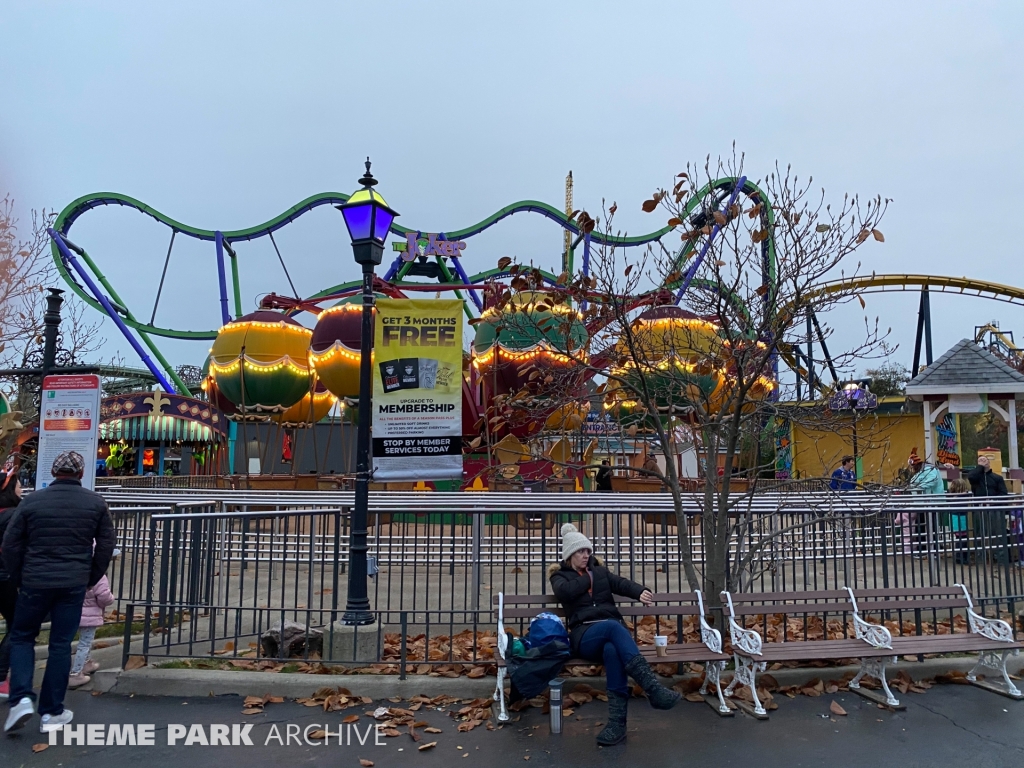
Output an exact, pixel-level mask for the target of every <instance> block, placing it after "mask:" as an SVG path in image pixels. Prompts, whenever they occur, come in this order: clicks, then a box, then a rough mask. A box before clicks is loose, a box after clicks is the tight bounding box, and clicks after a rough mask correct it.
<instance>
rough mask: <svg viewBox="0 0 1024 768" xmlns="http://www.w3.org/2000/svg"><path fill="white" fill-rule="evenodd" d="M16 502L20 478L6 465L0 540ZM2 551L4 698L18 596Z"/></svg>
mask: <svg viewBox="0 0 1024 768" xmlns="http://www.w3.org/2000/svg"><path fill="white" fill-rule="evenodd" d="M20 502H21V482H20V481H19V480H18V476H17V474H16V473H15V472H14V469H13V467H9V468H8V471H7V472H4V473H3V474H0V543H2V542H3V540H4V531H6V530H7V526H8V524H9V523H10V522H11V518H12V517H14V512H15V510H16V509H17V507H18V504H19V503H20ZM2 552H3V550H2V549H0V616H3V617H4V624H6V625H7V631H6V632H5V633H4V639H3V641H0V701H4V700H6V699H7V694H8V693H9V685H10V684H9V683H8V681H7V673H8V672H10V671H11V629H12V628H13V627H14V606H15V603H16V602H17V600H18V586H17V584H15V583H14V582H13V581H12V580H11V577H10V574H9V573H7V569H5V568H4V563H3V555H2Z"/></svg>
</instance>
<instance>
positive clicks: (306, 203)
mask: <svg viewBox="0 0 1024 768" xmlns="http://www.w3.org/2000/svg"><path fill="white" fill-rule="evenodd" d="M738 181H739V179H737V178H734V177H723V178H720V179H716V180H714V181H712V182H711V183H709V184H707V185H705V186H704V187H703V188H702V189H700V190H699V191H698V192H697V194H695V195H693V196H692V197H691V198H690V199H689V201H688V202H687V204H686V205H685V209H684V216H685V217H686V218H687V219H689V218H690V217H692V216H694V215H695V214H698V213H699V211H702V210H704V207H705V203H704V201H705V199H706V198H707V197H708V196H709V195H715V202H714V208H715V209H716V210H717V208H718V206H719V204H720V203H721V201H722V200H723V199H724V198H725V196H726V195H727V194H728V193H730V192H733V190H734V189H735V187H736V184H737V182H738ZM743 181H744V184H743V187H742V189H741V190H739V192H742V193H743V194H744V195H746V196H747V197H748V198H749V199H752V200H754V201H757V202H759V203H761V207H762V211H761V217H762V221H763V222H764V224H765V226H766V228H767V229H768V231H771V229H770V227H771V225H772V224H773V223H774V214H773V211H772V209H771V206H770V205H769V204H768V200H767V196H766V195H765V194H764V193H763V192H762V190H760V189H759V188H758V187H757V185H756V184H754V183H753V182H751V181H747V180H746V179H744V180H743ZM347 199H348V195H346V194H344V193H341V192H323V193H320V194H317V195H313V196H311V197H308V198H306V199H305V200H303V201H301V202H299V203H298V204H296V205H294V206H292V207H291V208H289V209H288V210H286V211H284V212H283V213H281V214H279V215H278V216H275V217H274V218H272V219H270V220H268V221H266V222H264V223H262V224H258V225H256V226H253V227H248V228H245V229H237V230H224V231H221V232H220V233H219V234H220V236H221V238H222V239H223V242H225V243H227V244H229V245H230V244H231V243H236V242H239V241H248V240H253V239H256V238H260V237H264V236H266V235H270V234H271V233H273V232H274V231H276V230H278V229H280V228H281V227H283V226H285V225H287V224H289V223H291V222H292V221H294V220H295V219H297V218H298V217H299V216H301V215H302V214H304V213H306V212H308V211H311V210H313V209H314V208H317V207H319V206H322V205H337V204H340V203H343V202H345V201H346V200H347ZM108 205H119V206H126V207H129V208H134V209H135V210H137V211H140V212H141V213H143V214H145V215H147V216H150V217H152V218H153V219H155V220H156V221H158V222H160V223H161V224H163V225H165V226H167V227H168V228H170V229H171V230H172V231H173V232H174V233H175V234H181V235H185V236H188V237H192V238H195V239H198V240H205V241H211V242H212V241H215V240H216V238H217V236H218V232H217V231H216V230H210V229H202V228H198V227H192V226H189V225H187V224H183V223H182V222H180V221H177V220H175V219H172V218H171V217H169V216H167V215H165V214H163V213H161V212H160V211H158V210H156V209H155V208H153V207H151V206H149V205H147V204H145V203H143V202H142V201H140V200H137V199H135V198H133V197H129V196H128V195H122V194H119V193H111V192H101V193H94V194H90V195H85V196H83V197H80V198H78V199H77V200H75V201H73V202H72V203H71V204H70V205H68V206H67V207H65V208H64V210H62V211H61V212H60V214H59V215H58V216H57V219H56V221H55V222H54V229H55V230H56V231H57V232H58V233H59V234H60V235H61V237H65V238H66V237H67V236H68V235H69V232H70V230H71V227H72V225H73V224H74V223H75V221H76V220H77V219H78V218H79V217H80V216H82V215H83V214H84V213H86V212H87V211H89V210H91V209H93V208H97V207H102V206H108ZM522 212H529V213H535V214H540V215H542V216H544V217H546V218H548V219H551V220H552V221H554V222H556V223H557V224H558V225H559V226H561V227H563V228H565V229H566V230H568V231H570V232H572V233H573V234H574V235H577V236H579V235H581V232H580V229H579V226H578V225H577V223H576V221H574V220H573V219H570V218H569V217H568V216H567V215H566V214H565V213H564V212H563V211H560V210H558V209H557V208H555V207H554V206H551V205H548V204H547V203H543V202H540V201H536V200H524V201H521V202H518V203H515V204H513V205H509V206H505V207H504V208H501V209H500V210H498V211H496V212H495V213H493V214H492V215H491V216H489V217H487V218H486V219H483V220H482V221H480V222H478V223H476V224H474V225H472V226H469V227H465V228H463V229H457V230H444V232H445V236H446V237H447V238H448V239H450V240H455V239H464V238H467V237H472V236H473V235H476V234H479V233H480V232H483V231H484V230H486V229H488V228H489V227H491V226H493V225H494V224H496V223H498V222H499V221H501V220H502V219H505V218H507V217H509V216H512V215H513V214H515V213H522ZM674 229H675V227H672V226H666V227H662V228H661V229H658V230H656V231H654V232H651V233H649V234H646V235H638V236H626V235H610V234H606V233H602V232H599V231H596V230H595V231H593V232H591V233H589V235H588V239H589V240H590V242H592V243H596V244H597V245H598V246H613V247H633V246H640V245H644V244H647V243H653V242H657V241H660V240H661V238H663V237H664V236H665V235H668V234H669V233H671V232H672V231H673V230H674ZM425 231H426V230H414V229H411V228H408V227H404V226H401V225H399V224H393V225H392V227H391V232H392V233H393V234H396V235H399V236H401V237H405V236H406V235H407V234H409V233H412V232H417V233H420V232H425ZM699 241H700V239H699V238H694V239H689V240H686V241H685V242H684V243H683V245H682V247H681V248H680V249H679V250H678V252H677V253H676V256H675V266H676V269H677V270H681V269H682V267H683V265H685V264H686V263H687V261H688V260H689V259H690V258H691V257H692V256H693V255H694V253H695V249H696V247H697V244H698V242H699ZM588 246H589V244H588ZM51 250H52V254H53V259H54V263H55V264H56V266H57V269H58V271H59V273H60V275H61V277H62V278H63V279H64V281H65V282H66V283H67V284H68V286H69V287H70V288H71V289H72V290H73V291H74V292H75V293H76V294H77V295H78V296H79V297H80V298H81V299H82V300H83V301H84V302H86V304H88V305H89V306H91V307H93V308H94V309H96V310H98V311H100V312H104V308H103V306H102V304H101V303H100V302H99V301H98V300H97V298H96V297H94V296H92V295H90V294H89V292H88V291H87V290H86V287H85V286H83V285H82V284H81V283H80V282H79V281H78V280H77V279H76V278H75V277H74V276H73V274H72V273H71V272H70V271H69V269H68V265H67V264H66V263H65V261H64V259H63V258H62V256H61V252H60V249H59V248H58V245H57V243H56V242H53V243H51ZM80 255H81V258H82V261H83V262H84V263H85V265H86V266H87V268H88V269H89V271H91V272H92V274H93V275H94V276H95V277H96V280H97V281H98V283H99V285H100V286H101V287H102V289H103V290H104V291H106V293H107V296H108V298H109V299H110V301H111V304H112V306H113V307H114V309H115V311H116V312H117V313H118V315H119V316H120V319H121V320H122V321H123V322H124V324H125V325H126V326H128V327H129V328H132V329H134V330H135V331H136V332H138V334H139V336H140V337H141V338H142V341H143V343H145V344H146V346H147V347H148V348H149V349H150V351H151V352H152V353H153V355H154V357H156V359H157V360H158V361H159V362H160V365H161V366H162V367H163V368H164V370H165V371H167V372H168V374H169V375H170V376H171V378H172V379H173V380H174V383H175V385H176V386H178V387H180V388H182V390H183V391H187V388H186V387H185V385H184V384H183V382H181V381H180V380H179V379H178V377H177V375H176V374H175V373H174V371H173V369H172V367H171V366H170V364H169V363H168V362H167V360H166V358H165V357H164V356H163V354H162V353H161V352H160V350H159V349H158V348H157V346H156V344H155V343H154V342H153V340H152V338H151V337H152V336H162V337H166V338H173V339H183V340H211V339H214V338H216V336H217V329H203V330H193V329H188V330H182V329H174V328H167V327H163V326H159V325H156V324H154V323H153V322H149V323H147V322H145V321H143V320H140V319H138V318H137V317H136V316H135V314H134V313H133V312H132V310H131V308H130V307H129V306H128V305H127V303H126V302H125V301H124V300H123V299H122V298H121V296H120V295H119V294H118V292H117V290H116V289H115V288H114V286H113V285H112V284H111V281H110V280H109V279H108V277H107V276H106V275H105V274H104V273H103V272H102V271H101V270H100V268H99V266H98V265H97V264H96V262H95V261H94V260H93V259H92V257H91V256H90V255H89V253H88V252H87V251H86V250H85V249H80ZM228 256H229V263H230V270H231V284H232V293H233V299H234V304H235V307H234V309H235V316H236V317H238V316H240V315H241V314H242V306H241V303H242V302H241V289H240V275H239V264H238V262H239V258H238V257H237V256H236V255H235V254H234V253H233V249H230V250H229V254H228ZM574 256H575V254H574V251H573V250H570V252H569V253H568V254H566V255H565V258H566V260H565V264H566V265H567V267H568V270H569V271H570V272H573V271H574V263H573V261H574ZM763 261H764V263H763V265H762V281H763V282H764V284H765V285H766V286H768V288H769V291H770V292H771V293H772V294H774V288H775V279H776V272H775V247H774V242H773V240H772V238H768V240H766V241H765V244H764V246H763ZM439 264H440V267H441V271H442V274H443V276H444V281H445V282H447V283H458V282H460V281H459V279H458V276H457V275H454V274H453V273H452V272H451V271H450V270H449V269H448V266H447V265H446V264H444V263H443V260H439ZM410 266H411V265H410V263H408V262H406V263H403V264H402V266H401V268H400V269H399V270H398V272H397V274H396V275H395V277H394V280H393V282H394V283H395V284H397V285H402V284H403V281H404V279H405V277H406V273H407V272H408V270H409V269H410ZM498 274H501V272H500V270H496V269H489V270H485V271H482V272H479V273H477V274H475V275H472V276H470V277H469V281H470V283H471V284H473V283H478V282H480V281H483V280H486V279H488V278H491V277H494V276H495V275H498ZM542 274H543V275H544V277H545V278H547V279H550V280H552V281H553V280H554V279H555V276H554V275H553V274H551V273H550V272H543V273H542ZM681 282H682V281H681V279H679V280H675V281H674V282H673V283H668V284H665V285H663V286H661V288H665V289H675V288H676V287H678V285H679V284H680V283H681ZM694 284H695V285H697V286H700V287H702V288H707V287H711V284H710V283H708V281H706V280H696V281H694ZM358 285H359V283H358V281H352V282H346V283H342V284H340V285H336V286H333V287H331V288H328V289H325V290H323V291H320V292H319V293H316V294H313V295H312V296H310V297H309V299H308V301H313V302H315V301H317V300H323V299H327V298H330V297H331V296H333V295H336V294H338V293H342V292H345V291H349V290H352V289H354V288H356V287H357V286H358ZM223 296H224V294H222V297H223ZM459 296H460V298H461V293H459ZM464 303H465V302H464ZM466 307H467V314H472V310H471V309H470V308H469V305H468V303H466Z"/></svg>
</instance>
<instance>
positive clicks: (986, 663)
mask: <svg viewBox="0 0 1024 768" xmlns="http://www.w3.org/2000/svg"><path fill="white" fill-rule="evenodd" d="M1016 655H1017V650H1016V649H1007V650H1005V651H982V652H981V653H980V654H978V663H977V664H975V665H974V668H973V669H972V670H971V671H970V672H968V673H967V679H968V680H970V681H971V682H972V683H973V682H976V681H977V679H978V670H979V669H980V668H982V667H987V668H988V669H994V670H995V671H997V672H999V673H1000V674H1001V675H1002V676H1003V682H1004V683H1005V684H1006V692H1007V693H1008V694H1009V695H1010V696H1013V697H1021V698H1024V694H1022V693H1021V692H1020V689H1018V688H1017V686H1016V685H1014V684H1013V681H1012V680H1011V679H1010V675H1009V673H1008V672H1007V671H1006V659H1007V658H1009V657H1010V656H1016Z"/></svg>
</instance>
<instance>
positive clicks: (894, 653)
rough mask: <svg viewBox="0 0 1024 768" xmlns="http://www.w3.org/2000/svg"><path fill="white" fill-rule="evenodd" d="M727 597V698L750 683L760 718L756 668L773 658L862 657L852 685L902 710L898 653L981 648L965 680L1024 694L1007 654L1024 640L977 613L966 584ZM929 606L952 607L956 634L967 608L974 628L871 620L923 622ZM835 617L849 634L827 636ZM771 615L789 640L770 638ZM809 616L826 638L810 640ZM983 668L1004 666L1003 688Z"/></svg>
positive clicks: (762, 667) (1015, 694)
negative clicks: (892, 683) (984, 676)
mask: <svg viewBox="0 0 1024 768" xmlns="http://www.w3.org/2000/svg"><path fill="white" fill-rule="evenodd" d="M722 600H723V602H725V604H726V608H727V610H728V613H729V633H730V636H731V638H732V647H733V657H734V659H735V662H736V674H735V676H734V677H733V679H732V682H731V683H730V684H729V687H728V688H726V690H725V695H726V696H731V695H732V693H733V690H734V689H735V687H736V686H737V685H746V686H748V687H749V688H750V693H751V695H752V697H753V700H754V713H755V715H756V716H758V717H767V713H766V712H765V710H764V707H763V706H762V705H761V702H760V700H759V699H758V696H757V680H756V678H757V673H758V672H763V671H764V670H765V668H766V666H767V665H768V664H769V663H775V662H787V661H818V660H836V659H860V670H859V671H858V672H857V675H856V676H855V677H854V678H853V680H851V681H850V688H851V690H853V691H854V692H856V693H859V694H861V695H862V696H866V697H867V698H870V699H872V700H875V701H879V703H884V704H887V705H888V706H891V707H899V706H900V702H899V700H898V699H897V698H896V697H895V696H893V694H892V691H891V690H890V689H889V684H888V681H887V680H886V677H885V670H886V667H887V666H888V665H889V664H894V663H896V661H897V660H898V658H899V657H900V656H911V655H918V654H925V653H973V652H980V656H979V659H978V663H977V664H976V665H975V667H974V669H972V670H971V671H970V673H969V674H968V675H967V679H968V680H969V681H970V682H972V683H975V684H977V685H980V686H981V687H983V688H986V689H987V690H992V691H995V692H996V693H1001V694H1003V695H1006V696H1010V697H1012V698H1016V699H1019V698H1024V694H1022V693H1021V692H1020V691H1019V690H1018V689H1017V687H1016V686H1015V685H1014V684H1013V682H1012V681H1011V680H1010V677H1009V675H1008V674H1007V671H1006V659H1007V657H1009V656H1016V655H1017V653H1018V652H1019V649H1020V648H1022V647H1024V643H1019V642H1016V641H1015V640H1014V637H1013V629H1012V628H1011V627H1010V625H1009V624H1007V623H1006V622H1005V621H1002V620H1000V619H989V618H986V617H984V616H981V615H979V614H977V613H975V611H974V604H973V602H972V600H971V596H970V594H969V593H968V591H967V588H966V587H965V586H963V585H962V584H955V585H953V586H952V587H913V588H902V589H899V588H898V589H858V590H852V589H850V588H849V587H844V588H843V589H841V590H831V591H820V592H762V593H749V594H747V593H744V594H731V593H729V592H723V593H722ZM925 611H927V612H932V613H933V614H934V615H936V616H937V615H938V612H939V611H942V612H948V614H949V617H950V629H951V631H952V626H953V622H952V619H953V616H954V615H955V613H957V612H964V613H966V616H967V620H968V623H969V624H968V625H969V627H970V632H960V633H956V634H942V635H940V634H934V635H899V636H897V637H893V636H892V633H891V632H890V631H889V630H888V629H887V628H886V627H884V626H882V625H881V624H873V623H869V622H868V621H866V620H865V617H866V616H868V615H872V616H874V615H880V616H881V617H882V618H885V619H888V618H897V620H899V617H901V616H902V615H903V614H904V613H906V612H910V613H911V614H912V615H914V616H915V617H916V618H917V619H918V620H920V615H921V613H922V612H925ZM830 614H831V615H837V616H841V617H842V621H843V627H844V637H842V638H839V639H828V636H827V632H828V630H827V623H828V616H829V615H830ZM770 616H782V617H783V619H784V621H783V624H782V637H783V639H782V641H780V642H765V641H764V635H766V634H767V627H768V618H769V617H770ZM791 616H800V617H803V626H804V632H803V634H804V638H803V639H801V638H799V637H793V636H792V633H790V632H789V629H788V625H787V623H786V621H785V620H786V619H788V618H789V617H791ZM808 616H821V617H822V629H823V634H824V635H825V639H822V640H808V639H807V638H806V635H807V630H806V628H807V626H808V624H807V617H808ZM847 617H852V619H853V626H854V636H853V637H847V636H845V631H846V630H845V627H846V618H847ZM798 622H799V619H798ZM901 623H902V622H901ZM758 625H761V626H762V627H763V628H764V629H763V630H762V632H758V631H757V629H756V627H757V626H758ZM752 627H754V628H752ZM797 634H799V633H797ZM981 667H987V668H989V669H994V670H996V671H999V672H1000V673H1001V674H1002V676H1003V680H1004V682H1005V688H1000V687H998V686H996V685H993V684H991V683H982V682H980V681H978V680H977V677H976V675H977V672H978V670H979V669H980V668H981ZM864 677H873V678H876V679H877V680H878V681H879V682H880V683H881V685H882V690H883V691H884V692H885V696H884V697H881V696H878V697H877V698H876V694H873V692H868V691H864V690H862V689H861V687H860V681H861V680H862V679H863V678H864Z"/></svg>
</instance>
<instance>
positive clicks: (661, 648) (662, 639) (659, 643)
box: [654, 635, 668, 656]
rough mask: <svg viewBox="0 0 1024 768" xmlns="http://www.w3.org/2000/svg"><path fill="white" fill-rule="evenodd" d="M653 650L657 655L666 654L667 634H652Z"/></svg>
mask: <svg viewBox="0 0 1024 768" xmlns="http://www.w3.org/2000/svg"><path fill="white" fill-rule="evenodd" d="M654 652H655V653H656V654H658V655H659V656H668V636H667V635H655V636H654Z"/></svg>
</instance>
